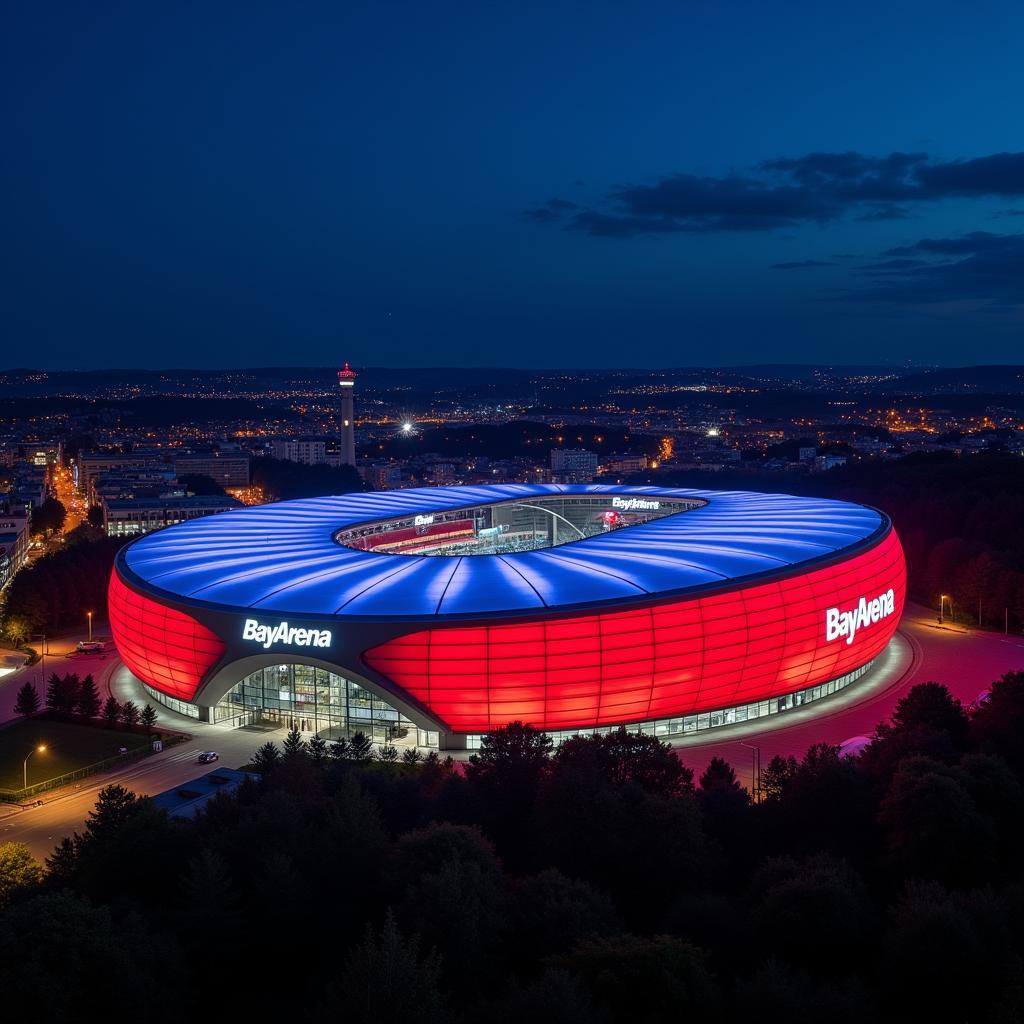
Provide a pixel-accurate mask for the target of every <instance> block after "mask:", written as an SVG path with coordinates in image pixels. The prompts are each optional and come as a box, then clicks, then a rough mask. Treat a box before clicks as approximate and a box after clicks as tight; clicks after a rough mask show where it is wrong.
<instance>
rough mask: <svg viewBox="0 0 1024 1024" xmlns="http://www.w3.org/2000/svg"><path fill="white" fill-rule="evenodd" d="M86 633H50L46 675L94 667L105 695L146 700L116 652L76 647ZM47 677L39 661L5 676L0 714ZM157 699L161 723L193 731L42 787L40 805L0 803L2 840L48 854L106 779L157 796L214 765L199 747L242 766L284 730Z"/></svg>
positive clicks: (9, 714)
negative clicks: (215, 721)
mask: <svg viewBox="0 0 1024 1024" xmlns="http://www.w3.org/2000/svg"><path fill="white" fill-rule="evenodd" d="M101 635H102V632H101V631H100V630H97V636H101ZM80 639H82V635H80V634H77V633H76V634H73V635H70V636H65V637H61V638H59V639H56V640H52V641H49V643H48V649H49V651H50V655H49V656H48V657H47V658H46V668H45V672H46V674H47V675H49V674H50V673H52V672H55V671H56V672H61V673H63V672H77V673H78V674H79V675H80V676H84V675H85V674H86V673H87V672H91V673H92V675H93V678H94V679H95V680H96V685H97V688H98V689H99V691H100V695H101V696H102V697H103V698H104V699H106V697H107V696H108V694H111V693H113V694H114V696H116V697H117V699H118V700H121V701H124V700H128V699H131V700H134V701H135V702H136V704H138V705H139V706H140V707H141V706H142V705H143V704H145V703H146V702H147V700H148V698H147V696H146V693H145V691H144V690H143V689H142V687H141V686H140V685H139V683H138V681H137V680H135V679H134V677H132V676H131V675H130V674H129V673H128V671H127V669H125V667H124V666H123V665H122V664H121V661H120V659H119V658H118V657H117V655H116V654H114V653H106V654H78V653H76V652H75V650H74V648H75V644H76V643H77V642H78V640H80ZM44 678H45V677H44V676H43V674H42V666H41V665H34V666H32V667H30V668H24V669H21V670H20V671H18V672H15V673H12V674H11V675H8V676H5V677H4V678H2V679H0V722H4V721H9V720H10V719H11V718H13V717H15V716H14V710H13V709H14V701H15V699H16V694H17V691H18V688H19V687H20V686H21V685H22V684H23V683H24V682H25V681H26V680H30V681H31V682H33V683H34V684H36V686H37V688H39V687H40V680H41V679H44ZM42 693H43V689H40V696H41V695H42ZM153 707H154V708H155V710H156V712H157V728H158V729H159V728H160V727H161V726H162V727H163V728H165V729H170V730H174V731H176V732H185V733H188V734H190V735H191V736H192V737H193V738H192V739H190V740H189V741H187V742H186V743H183V744H178V745H176V746H173V747H169V748H168V749H167V750H165V751H163V752H162V753H159V754H153V755H151V756H150V757H147V758H145V759H144V760H142V761H135V762H132V763H130V764H126V765H125V767H124V768H122V769H119V770H117V771H113V772H105V773H104V774H102V775H94V776H92V777H90V778H88V779H83V780H82V781H81V782H80V783H78V784H76V785H73V786H69V787H67V788H66V789H62V790H57V791H55V792H53V793H48V794H44V795H43V797H42V799H43V801H44V802H43V806H42V807H32V808H29V809H27V810H21V809H18V808H15V807H12V806H10V805H7V804H0V843H2V842H22V843H25V844H27V845H28V847H29V849H30V850H31V851H32V853H33V854H34V855H35V856H36V857H37V858H39V859H40V860H42V859H43V858H44V857H46V856H47V855H49V853H50V852H51V851H52V850H53V848H54V846H56V844H57V843H58V842H59V841H60V840H61V839H62V838H63V837H64V836H66V835H70V834H71V833H72V832H74V831H75V830H76V829H77V830H80V829H81V828H82V826H83V824H84V823H85V819H86V816H87V815H88V813H89V811H91V810H92V807H93V805H94V804H95V802H96V794H97V793H98V792H99V790H100V789H102V788H103V787H104V786H108V785H110V784H111V783H115V782H116V783H118V784H119V785H123V786H127V787H128V788H129V789H131V790H132V791H133V792H135V793H138V794H139V795H141V796H152V795H154V794H156V793H162V792H164V790H167V789H172V788H174V787H175V786H180V785H181V784H182V783H185V782H188V781H189V780H190V779H194V778H197V777H198V776H200V775H205V774H206V773H207V772H208V771H209V770H210V767H209V766H208V765H200V764H197V763H196V758H197V756H198V755H199V753H200V751H203V750H216V751H217V752H218V753H219V754H220V756H221V763H223V764H225V765H227V767H229V768H236V767H238V766H239V765H243V764H246V763H248V761H249V760H250V759H251V757H252V754H253V752H254V751H255V750H256V748H257V747H259V746H261V745H262V744H263V743H265V742H266V741H267V739H268V738H276V739H281V738H282V736H281V735H278V734H274V736H273V737H268V735H267V734H266V733H265V732H262V731H254V732H251V731H248V730H245V729H232V730H228V729H224V728H218V727H217V726H214V725H206V724H205V723H203V722H197V721H195V720H194V719H191V718H186V717H185V716H183V715H178V714H176V713H175V712H173V711H169V710H168V709H166V708H164V707H162V706H161V705H159V704H153Z"/></svg>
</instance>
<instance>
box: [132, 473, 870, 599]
mask: <svg viewBox="0 0 1024 1024" xmlns="http://www.w3.org/2000/svg"><path fill="white" fill-rule="evenodd" d="M574 495H575V496H600V495H608V496H609V497H611V496H613V495H622V496H625V497H648V498H654V499H656V498H664V499H677V500H679V499H682V500H690V499H700V500H702V501H705V502H706V503H707V504H705V505H703V506H701V507H699V508H694V509H691V510H689V511H686V512H680V513H677V514H674V515H667V516H664V517H662V518H660V519H654V520H651V521H649V522H646V523H641V524H637V525H634V526H628V527H625V528H621V529H617V530H611V531H609V532H608V533H605V534H599V535H597V536H593V537H588V538H586V539H584V540H578V541H574V542H572V543H568V544H563V545H561V546H559V547H551V548H545V549H541V550H535V551H526V552H516V553H512V554H492V555H424V554H391V553H381V552H372V551H358V550H355V549H353V548H349V547H345V546H343V545H341V544H339V543H338V542H337V541H336V540H335V539H334V537H335V534H336V533H337V532H338V531H339V530H343V529H349V528H352V527H356V526H359V525H360V524H362V523H371V522H377V521H379V520H383V519H391V518H396V519H397V518H402V517H406V516H415V515H420V514H422V515H426V514H430V513H439V512H444V511H450V510H454V509H460V508H472V507H474V506H478V505H485V504H492V503H496V502H505V501H509V500H516V499H529V498H535V499H536V498H550V497H557V496H566V497H569V496H574ZM887 526H888V520H886V519H885V517H884V516H883V515H881V514H880V513H879V512H877V511H875V510H874V509H870V508H866V507H865V506H862V505H853V504H850V503H847V502H842V501H831V500H826V499H822V498H800V497H795V496H793V495H786V494H759V493H753V492H749V491H705V490H689V489H679V488H664V487H622V486H615V485H605V484H578V485H573V484H499V485H486V486H469V487H430V488H419V489H415V490H398V491H383V492H373V493H369V494H345V495H339V496H336V497H325V498H309V499H303V500H300V501H286V502H279V503H277V504H272V505H258V506H255V507H250V508H244V509H238V510H235V511H232V512H222V513H219V514H217V515H212V516H207V517H205V518H202V519H195V520H192V521H190V522H186V523H181V524H179V525H177V526H171V527H168V528H167V529H164V530H160V531H158V532H156V533H151V534H148V535H146V536H144V537H141V538H139V539H138V540H136V541H134V542H133V543H132V544H130V545H129V546H128V547H127V548H125V549H124V550H123V551H122V552H121V554H120V556H119V564H120V565H121V566H123V567H127V568H128V569H129V570H130V573H131V574H132V575H133V576H134V577H135V578H136V579H137V580H138V581H139V582H141V583H143V584H145V585H147V589H150V590H155V591H162V592H163V593H165V594H166V595H169V596H171V597H174V598H178V599H183V600H186V601H196V602H202V603H205V604H212V605H219V606H227V607H231V608H241V609H251V610H253V611H257V610H259V611H267V612H279V613H282V614H293V615H299V614H302V615H310V616H325V615H340V616H345V617H348V616H367V617H372V618H393V617H408V618H417V619H422V618H424V617H430V616H441V617H445V616H471V615H480V614H495V613H501V612H510V613H522V612H530V611H543V610H544V609H552V610H553V609H561V608H569V607H579V606H584V605H585V606H590V605H595V604H601V603H603V602H611V603H615V604H620V603H622V602H623V601H624V600H630V599H637V598H641V599H649V598H650V597H652V596H658V595H661V594H666V593H678V592H681V591H689V590H703V589H709V588H710V589H714V588H715V587H720V586H722V585H723V584H725V585H731V584H733V583H736V582H739V581H742V580H746V579H748V578H751V577H757V576H761V575H764V574H766V573H770V574H776V573H780V572H782V573H785V572H787V571H788V570H791V569H793V570H796V569H798V568H799V567H800V566H802V565H805V564H808V565H809V564H811V563H814V562H818V561H821V560H824V559H830V558H833V557H835V556H837V555H838V554H840V553H841V552H842V551H843V550H844V549H846V548H856V547H859V546H860V545H861V544H862V543H864V542H865V541H867V540H869V539H870V538H871V537H872V536H873V535H875V534H877V533H882V532H884V531H885V529H886V528H887Z"/></svg>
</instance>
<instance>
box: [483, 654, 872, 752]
mask: <svg viewBox="0 0 1024 1024" xmlns="http://www.w3.org/2000/svg"><path fill="white" fill-rule="evenodd" d="M872 664H874V662H873V661H869V662H868V663H867V664H866V665H862V666H861V667H860V668H857V669H854V670H853V671H852V672H847V673H846V674H845V675H842V676H839V678H838V679H830V680H828V682H825V683H819V684H818V685H817V686H809V687H807V689H805V690H797V691H796V692H794V693H787V694H785V695H784V696H782V697H772V698H771V699H770V700H759V701H754V702H753V703H751V704H737V705H736V706H735V707H731V708H723V709H722V710H720V711H705V712H702V713H701V714H697V715H681V716H679V717H677V718H655V719H650V720H649V721H646V722H634V723H633V724H632V725H627V726H626V730H627V731H628V732H645V733H652V734H653V735H655V736H657V737H658V738H659V739H670V738H672V737H678V736H690V735H692V734H693V733H695V732H704V731H705V730H706V729H719V728H721V727H722V726H724V725H739V724H740V723H741V722H753V721H755V720H756V719H758V718H767V717H769V716H770V715H777V714H779V713H781V712H783V711H791V710H792V709H793V708H798V707H801V706H802V705H804V704H810V703H811V702H812V701H816V700H821V698H822V697H828V696H830V695H831V694H833V693H837V692H838V691H839V690H842V689H843V688H844V687H846V686H849V685H850V683H853V682H855V681H856V680H858V679H860V677H861V676H862V675H864V673H865V672H867V670H868V669H869V668H871V666H872ZM617 728H619V727H618V726H605V727H603V728H600V729H565V730H561V731H558V730H545V732H547V734H548V736H550V737H551V739H552V740H554V742H555V745H556V746H557V745H558V744H560V743H564V742H565V741H566V740H567V739H570V738H571V737H573V736H594V735H604V734H607V733H610V732H614V731H615V730H616V729H617ZM482 739H483V736H482V735H481V734H471V735H469V736H467V737H466V747H467V748H468V749H469V750H479V749H480V743H481V740H482Z"/></svg>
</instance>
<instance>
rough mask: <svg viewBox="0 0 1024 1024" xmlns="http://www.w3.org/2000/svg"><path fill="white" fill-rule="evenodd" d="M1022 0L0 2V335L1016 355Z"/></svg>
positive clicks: (249, 354)
mask: <svg viewBox="0 0 1024 1024" xmlns="http://www.w3.org/2000/svg"><path fill="white" fill-rule="evenodd" d="M1022 39H1024V8H1022V6H1021V5H1020V4H1019V3H1011V2H1006V3H984V2H982V3H975V4H972V5H964V4H944V3H935V2H928V3H903V4H893V3H892V2H891V0H889V2H887V3H878V4H873V3H866V4H860V5H845V6H843V7H842V8H840V7H839V6H838V5H834V4H822V3H820V2H815V3H768V4H766V3H763V2H750V3H736V2H734V3H730V4H713V3H689V4H683V3H678V2H677V3H667V4H622V3H614V4H602V3H596V4H595V3H581V4H578V5H577V4H557V3H554V4H552V3H538V4H529V3H526V4H522V3H521V4H516V5H511V4H508V5H498V4H474V3H464V4H440V3H430V2H419V3H410V4H398V3H377V4H368V5H358V7H357V5H346V4H343V3H337V2H334V3H324V4H317V3H297V4H296V3H288V4H286V3H274V4H261V3H236V4H218V3H214V2H203V3H196V4H189V3H185V2H181V3H173V4H164V5H156V4H149V3H139V2H137V0H136V2H130V3H125V4H115V3H104V2H102V0H101V2H98V3H96V4H91V3H79V2H75V3H68V4H60V3H50V4H47V3H24V4H11V5H8V7H7V9H6V12H5V17H4V24H3V30H2V32H0V107H2V110H0V112H2V124H3V133H4V143H5V144H4V156H3V159H2V160H0V183H2V186H3V207H4V209H3V219H2V223H3V228H4V230H3V247H2V257H0V258H2V267H0V272H2V278H0V280H2V284H0V314H2V323H3V336H4V351H3V352H2V353H0V365H4V366H8V367H10V366H19V365H20V366H24V365H34V366H44V367H60V366H82V367H94V366H100V367H102V366H126V365H128V366H130V365H138V366H149V367H152V366H234V365H241V366H245V365H273V364H290V365H295V364H332V363H335V362H338V361H339V360H340V359H342V358H349V359H351V360H352V362H353V363H355V364H364V365H365V364H373V365H387V364H395V365H467V366H468V365H510V364H521V365H534V366H571V365H579V366H609V365H615V364H624V365H632V366H643V365H649V366H658V365H684V364H727V363H745V362H761V361H779V362H799V361H802V362H816V361H821V362H869V361H885V362H905V361H907V360H910V361H915V362H936V363H945V364H960V363H976V362H1010V361H1013V362H1016V361H1020V353H1021V351H1022V350H1024V345H1022V338H1024V331H1022V327H1024V315H1022V310H1024V131H1022V128H1021V118H1020V115H1019V109H1018V108H1019V105H1020V99H1021V96H1024V61H1022V60H1021V58H1020V48H1021V40H1022Z"/></svg>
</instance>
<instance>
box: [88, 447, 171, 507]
mask: <svg viewBox="0 0 1024 1024" xmlns="http://www.w3.org/2000/svg"><path fill="white" fill-rule="evenodd" d="M163 461H164V453H162V452H152V451H135V452H82V453H81V454H80V455H79V456H78V462H77V474H78V479H77V481H76V483H77V484H78V489H79V490H80V491H81V492H82V493H83V494H84V495H85V496H86V497H87V498H88V499H89V501H90V503H92V504H95V503H96V502H95V499H94V497H93V491H92V479H93V477H94V476H97V475H98V474H100V473H109V472H110V471H111V470H113V469H127V468H129V467H135V468H138V467H142V466H160V465H162V464H163Z"/></svg>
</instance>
